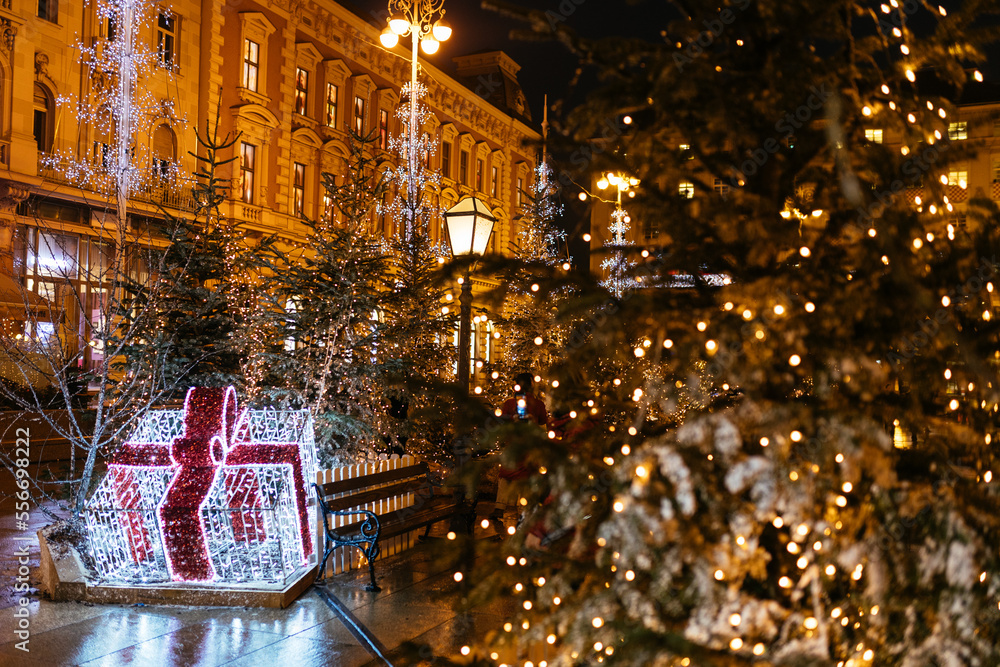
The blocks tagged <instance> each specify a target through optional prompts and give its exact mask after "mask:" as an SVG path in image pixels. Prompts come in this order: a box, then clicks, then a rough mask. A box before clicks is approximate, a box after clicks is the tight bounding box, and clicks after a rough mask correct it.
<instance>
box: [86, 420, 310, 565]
mask: <svg viewBox="0 0 1000 667" xmlns="http://www.w3.org/2000/svg"><path fill="white" fill-rule="evenodd" d="M184 416H185V411H184V410H155V411H150V412H148V413H147V414H146V415H144V416H143V418H142V419H141V420H140V422H139V424H138V426H137V427H136V430H135V431H134V433H133V434H132V436H131V437H130V438H129V439H128V441H127V442H128V443H129V444H133V445H151V446H157V447H163V448H165V450H166V451H167V452H169V448H170V445H171V443H172V442H173V440H174V439H175V438H177V437H181V436H183V435H184ZM233 433H234V434H235V438H234V440H237V442H235V443H234V444H253V445H258V444H267V443H279V442H280V443H297V444H298V445H299V456H300V461H301V466H302V476H303V480H302V483H303V488H304V489H305V490H306V493H307V495H308V490H309V489H311V485H312V482H313V480H314V479H315V474H316V472H315V471H316V448H315V442H314V439H313V423H312V417H311V415H310V414H309V412H308V411H306V410H245V411H243V413H241V414H240V416H239V418H238V419H237V421H236V424H235V425H234V428H233ZM174 469H175V468H171V467H164V466H124V465H121V466H119V465H115V464H113V463H112V464H110V465H109V472H108V474H107V475H106V476H105V478H104V479H103V480H102V481H101V483H100V485H99V486H98V488H97V490H96V491H95V493H94V494H93V495H92V496H91V498H90V500H89V501H88V503H87V507H86V510H85V512H86V518H87V526H88V532H89V540H90V553H91V555H92V556H93V559H94V565H95V568H96V569H97V573H98V575H99V577H100V578H101V579H102V580H108V581H114V582H122V583H132V584H145V583H158V582H165V581H170V580H171V570H172V569H173V568H172V567H171V566H170V563H169V555H168V554H167V552H166V550H165V548H164V545H163V532H162V530H161V526H160V519H159V509H160V508H159V503H160V502H162V498H163V497H164V490H165V489H166V487H167V486H168V485H169V482H170V479H171V476H172V474H173V470H174ZM224 470H225V472H223V471H224ZM127 476H131V482H132V483H133V484H134V487H135V488H134V491H135V493H136V497H134V498H126V499H122V498H120V497H119V495H120V494H119V493H118V492H117V491H116V489H118V488H120V485H121V484H122V482H123V479H124V478H125V477H127ZM234 476H235V477H241V478H242V479H243V480H244V481H245V480H247V479H250V478H252V479H253V480H255V482H254V483H255V484H257V485H258V486H259V489H260V492H261V497H262V502H261V504H260V506H258V507H253V508H232V507H230V506H229V505H228V503H227V502H226V501H227V498H226V495H227V494H226V488H227V487H226V484H227V479H228V480H230V481H231V480H232V479H233V477H234ZM293 482H294V480H293V468H292V466H291V465H287V464H260V465H240V466H226V467H225V468H223V467H222V466H220V467H218V468H217V469H216V478H215V480H214V481H213V484H212V486H211V489H210V490H209V492H208V495H207V496H206V498H205V500H204V502H203V503H202V505H201V507H200V512H199V515H200V517H201V524H202V525H201V527H200V528H201V530H202V537H203V538H204V541H205V544H206V545H207V546H208V554H207V555H208V557H209V559H210V561H211V562H212V566H213V575H212V577H211V579H210V581H213V582H217V583H220V584H227V583H249V582H271V583H282V582H285V581H287V579H288V577H289V576H290V575H291V574H293V573H294V572H295V571H296V570H298V568H300V567H302V566H306V567H308V566H309V565H310V564H311V562H312V561H314V560H315V559H316V554H315V553H314V550H313V553H311V554H310V555H309V556H308V557H306V556H305V553H306V548H305V545H304V544H303V539H304V538H303V536H302V524H301V522H300V516H299V512H298V511H296V510H297V508H296V505H295V499H294V491H293V488H294V486H293ZM147 499H156V504H154V503H153V502H152V501H151V500H147ZM307 500H308V498H307ZM123 501H124V502H123ZM129 501H137V502H129ZM126 504H132V505H135V506H133V507H128V506H125V507H123V505H126ZM311 504H312V503H311V501H310V502H309V505H311ZM311 515H312V513H311V511H308V510H307V512H306V522H307V524H308V525H307V530H308V535H309V539H310V545H311V544H312V543H313V541H314V539H315V535H314V526H313V525H312V522H311V521H309V517H311ZM248 516H252V517H253V521H255V522H257V524H258V525H259V526H261V527H263V529H264V531H265V534H266V535H267V536H268V537H267V540H265V542H266V543H262V544H255V545H252V546H251V547H250V548H248V549H247V552H246V553H236V552H234V551H233V549H231V548H227V547H228V546H229V545H228V544H227V543H226V540H227V539H228V538H229V537H230V536H232V535H233V534H234V531H233V523H234V520H235V518H236V517H239V521H241V522H242V521H246V520H247V518H248ZM137 527H138V530H139V532H140V533H141V534H136V530H137ZM206 527H207V528H208V530H207V531H206V530H205V529H206ZM137 540H140V542H139V543H137ZM145 542H150V544H149V545H146V544H145ZM137 552H141V553H138V554H137ZM137 555H144V556H145V557H144V558H142V559H141V560H137V558H136V556H137Z"/></svg>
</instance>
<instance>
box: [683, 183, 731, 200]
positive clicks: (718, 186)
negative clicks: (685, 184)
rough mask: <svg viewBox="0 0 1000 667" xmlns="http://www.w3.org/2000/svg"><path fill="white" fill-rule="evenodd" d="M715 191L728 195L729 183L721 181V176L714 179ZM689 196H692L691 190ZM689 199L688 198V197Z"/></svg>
mask: <svg viewBox="0 0 1000 667" xmlns="http://www.w3.org/2000/svg"><path fill="white" fill-rule="evenodd" d="M715 191H716V192H717V193H719V194H720V195H728V194H729V184H728V183H726V182H725V181H723V180H722V179H721V178H717V179H715ZM691 196H694V192H693V191H692V193H691ZM689 199H690V197H689Z"/></svg>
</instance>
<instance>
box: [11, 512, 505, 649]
mask: <svg viewBox="0 0 1000 667" xmlns="http://www.w3.org/2000/svg"><path fill="white" fill-rule="evenodd" d="M477 532H479V531H477ZM438 544H440V540H438V539H435V538H432V539H431V540H430V541H429V542H428V543H427V544H420V545H417V546H416V547H414V548H413V549H410V550H408V551H404V552H403V553H401V554H398V555H395V556H390V557H388V558H386V559H384V560H379V561H378V564H377V566H376V576H377V577H378V582H379V585H380V586H381V587H382V590H381V591H380V592H377V593H376V592H369V591H366V590H364V585H365V584H366V583H367V581H368V571H367V569H361V570H358V571H354V572H349V573H346V574H341V575H336V576H334V577H332V578H331V579H330V582H329V583H328V584H327V585H326V586H324V590H325V591H326V592H327V593H329V594H330V595H332V596H334V597H335V598H336V599H337V600H339V601H340V602H341V603H342V604H343V606H344V607H346V608H347V609H348V610H350V612H351V613H352V614H353V615H354V617H355V618H356V619H357V620H358V621H360V623H361V624H362V625H363V626H365V628H367V630H368V631H369V632H370V633H371V634H373V635H374V636H375V637H376V638H377V640H378V642H380V643H381V644H382V645H383V646H384V647H385V648H386V649H388V651H389V657H390V661H391V662H392V664H393V665H396V666H397V667H398V666H399V665H406V664H433V663H430V662H427V663H414V662H413V661H410V660H407V661H403V660H401V659H399V657H398V656H394V655H393V651H394V650H395V649H397V648H398V647H399V646H400V645H401V644H402V643H403V642H406V641H414V642H417V643H420V644H428V645H429V646H430V647H431V648H432V650H433V651H434V654H435V655H442V654H444V655H450V656H458V655H459V651H460V649H461V647H462V646H464V645H466V644H474V643H476V642H477V639H481V638H482V637H484V636H485V635H486V633H487V632H489V631H491V630H496V629H498V628H500V627H501V626H502V625H503V622H504V621H503V619H504V616H505V615H506V614H509V612H510V611H511V610H510V609H506V608H505V607H506V606H507V605H506V602H505V601H500V602H498V603H496V604H494V605H490V606H488V607H483V608H477V609H476V610H475V611H473V612H471V613H468V614H460V613H458V612H457V611H456V607H457V606H458V603H459V602H460V598H461V592H460V586H459V584H456V583H455V581H454V579H453V577H452V575H453V574H454V573H453V572H452V571H451V570H450V569H447V570H446V569H445V567H444V566H443V565H441V564H440V563H439V562H438V559H436V558H435V557H434V555H433V552H434V549H435V546H437V545H438ZM13 612H14V609H13V608H7V609H0V641H3V642H7V643H3V644H0V665H25V667H28V666H31V665H50V666H52V665H88V666H91V665H108V666H112V665H151V666H157V667H160V666H167V665H185V666H187V665H206V666H208V665H231V666H241V667H242V666H250V665H260V666H262V667H276V666H277V665H286V664H288V665H294V666H295V667H308V666H312V665H316V666H320V665H322V666H328V665H336V666H338V667H361V666H363V665H365V666H367V665H372V666H374V665H380V664H384V663H383V662H381V661H379V660H377V659H375V658H374V657H373V655H372V654H371V653H370V652H369V651H368V650H366V649H365V648H364V647H363V646H362V644H361V643H360V642H359V641H358V640H357V639H355V636H354V635H353V634H352V633H351V632H350V631H349V630H348V629H347V626H346V625H345V624H344V622H343V621H342V620H341V619H340V618H339V617H338V616H337V614H336V613H335V612H334V611H333V609H331V608H330V606H328V605H327V604H326V603H325V602H324V601H323V600H322V599H321V597H320V596H319V595H317V593H316V590H315V589H314V588H310V589H309V590H308V591H306V592H305V593H304V594H303V595H302V596H301V597H300V598H299V599H298V600H296V601H295V603H293V604H292V605H291V606H290V607H289V608H287V609H249V608H243V607H239V608H232V607H173V606H171V607H160V606H144V607H138V606H133V607H124V606H99V605H86V604H82V603H78V602H49V601H47V600H36V601H33V602H32V604H31V606H30V612H31V616H30V622H31V627H30V631H31V637H30V643H29V647H30V649H31V650H30V653H24V652H23V651H19V650H17V649H15V648H14V643H15V642H16V641H18V640H17V638H16V637H15V635H14V634H13V631H14V629H15V622H16V619H15V618H14V616H13ZM11 640H13V641H11Z"/></svg>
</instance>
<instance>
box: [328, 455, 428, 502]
mask: <svg viewBox="0 0 1000 667" xmlns="http://www.w3.org/2000/svg"><path fill="white" fill-rule="evenodd" d="M427 470H428V467H427V464H426V463H417V464H416V465H412V466H405V467H403V468H396V469H395V470H386V471H384V472H377V473H374V474H371V475H360V476H358V477H349V478H347V479H341V480H337V481H334V482H327V483H326V484H320V485H319V488H320V489H321V490H322V492H323V497H324V498H326V497H328V496H332V495H336V494H338V493H349V492H351V491H357V490H359V489H365V488H367V487H369V486H375V485H377V484H387V483H389V482H395V481H398V480H401V479H407V478H409V477H416V476H418V475H425V474H427Z"/></svg>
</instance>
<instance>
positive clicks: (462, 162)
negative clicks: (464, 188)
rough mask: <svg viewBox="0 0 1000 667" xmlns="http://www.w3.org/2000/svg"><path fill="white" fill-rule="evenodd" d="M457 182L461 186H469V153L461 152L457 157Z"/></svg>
mask: <svg viewBox="0 0 1000 667" xmlns="http://www.w3.org/2000/svg"><path fill="white" fill-rule="evenodd" d="M458 180H459V181H460V182H461V183H462V184H463V185H468V184H469V151H462V152H461V154H460V155H459V156H458Z"/></svg>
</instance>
